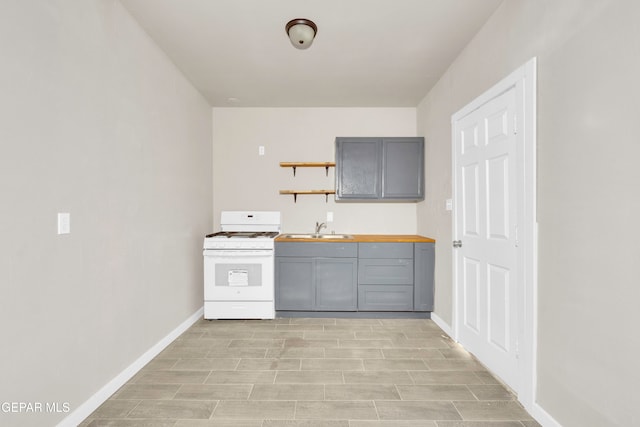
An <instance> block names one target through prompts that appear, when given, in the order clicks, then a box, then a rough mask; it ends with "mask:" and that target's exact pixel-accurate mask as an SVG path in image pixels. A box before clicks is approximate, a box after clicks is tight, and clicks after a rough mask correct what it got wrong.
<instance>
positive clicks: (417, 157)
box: [382, 138, 424, 200]
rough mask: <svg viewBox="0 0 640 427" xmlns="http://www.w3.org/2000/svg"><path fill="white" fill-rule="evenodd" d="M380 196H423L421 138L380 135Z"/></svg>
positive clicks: (411, 198) (422, 149)
mask: <svg viewBox="0 0 640 427" xmlns="http://www.w3.org/2000/svg"><path fill="white" fill-rule="evenodd" d="M382 197H383V198H384V199H400V200H424V138H385V139H383V141H382Z"/></svg>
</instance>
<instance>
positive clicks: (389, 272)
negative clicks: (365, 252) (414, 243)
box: [358, 258, 413, 285]
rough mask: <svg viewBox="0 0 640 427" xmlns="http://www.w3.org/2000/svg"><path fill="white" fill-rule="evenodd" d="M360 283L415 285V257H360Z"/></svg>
mask: <svg viewBox="0 0 640 427" xmlns="http://www.w3.org/2000/svg"><path fill="white" fill-rule="evenodd" d="M358 283H359V284H363V285H413V258H409V259H407V258H392V259H360V260H359V261H358Z"/></svg>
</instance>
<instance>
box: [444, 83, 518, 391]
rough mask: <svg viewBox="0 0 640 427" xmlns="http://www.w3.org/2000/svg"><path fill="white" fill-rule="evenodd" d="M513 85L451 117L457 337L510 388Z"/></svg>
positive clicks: (513, 344)
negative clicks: (462, 114) (459, 115)
mask: <svg viewBox="0 0 640 427" xmlns="http://www.w3.org/2000/svg"><path fill="white" fill-rule="evenodd" d="M516 101H517V91H516V87H515V86H513V87H511V88H509V89H508V90H506V91H505V92H503V93H502V94H500V95H498V96H496V97H494V98H492V99H489V100H488V101H486V102H485V103H484V104H482V105H480V106H479V107H478V108H477V109H475V110H473V111H471V112H469V113H468V114H467V115H465V116H464V117H460V118H458V119H456V120H455V121H454V123H453V135H454V173H455V188H454V197H455V203H456V211H455V220H454V222H455V223H454V227H455V230H454V238H455V239H456V241H455V242H454V246H459V247H458V248H456V249H454V259H455V275H456V287H457V288H456V292H457V297H456V304H457V305H458V306H457V307H456V310H457V325H456V326H457V334H458V336H457V338H458V341H459V342H460V343H462V344H463V346H464V347H465V348H466V349H467V350H469V351H470V352H471V353H473V354H474V355H475V356H476V357H477V358H478V359H479V360H480V361H481V362H482V363H484V364H485V365H486V366H487V367H488V368H489V369H490V370H491V371H493V373H495V374H497V375H498V376H499V377H500V378H501V379H502V380H503V381H504V382H505V383H506V384H507V385H509V386H510V387H511V388H513V389H514V390H517V389H518V384H517V382H518V360H517V347H518V333H519V330H518V318H517V316H518V292H520V290H519V286H518V271H517V264H518V253H517V251H518V248H517V227H518V224H517V218H518V212H517V209H518V194H517V192H518V181H517V169H518V161H517V150H516V146H517V138H516V128H515V127H516V110H517V108H516V105H517V104H516Z"/></svg>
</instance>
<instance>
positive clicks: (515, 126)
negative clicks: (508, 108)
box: [513, 115, 518, 135]
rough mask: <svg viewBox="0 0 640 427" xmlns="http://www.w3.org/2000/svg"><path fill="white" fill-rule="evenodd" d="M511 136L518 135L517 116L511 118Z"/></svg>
mask: <svg viewBox="0 0 640 427" xmlns="http://www.w3.org/2000/svg"><path fill="white" fill-rule="evenodd" d="M513 134H514V135H517V134H518V116H516V115H514V116H513Z"/></svg>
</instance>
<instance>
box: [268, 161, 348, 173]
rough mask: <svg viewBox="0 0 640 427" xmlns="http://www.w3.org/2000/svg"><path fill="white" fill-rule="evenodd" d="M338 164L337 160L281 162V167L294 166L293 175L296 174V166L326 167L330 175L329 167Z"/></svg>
mask: <svg viewBox="0 0 640 427" xmlns="http://www.w3.org/2000/svg"><path fill="white" fill-rule="evenodd" d="M335 166H336V162H280V167H281V168H292V169H293V176H296V168H324V169H325V172H326V174H327V176H329V168H333V167H335Z"/></svg>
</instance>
